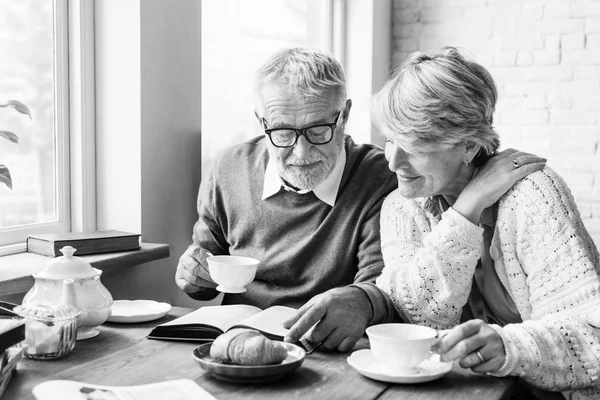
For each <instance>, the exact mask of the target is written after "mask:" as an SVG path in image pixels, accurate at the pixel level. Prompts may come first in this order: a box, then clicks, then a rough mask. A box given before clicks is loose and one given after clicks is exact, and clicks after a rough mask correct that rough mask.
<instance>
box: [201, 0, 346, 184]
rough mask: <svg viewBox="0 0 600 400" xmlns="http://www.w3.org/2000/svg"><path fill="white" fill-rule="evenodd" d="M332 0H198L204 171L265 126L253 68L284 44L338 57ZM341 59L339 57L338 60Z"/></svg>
mask: <svg viewBox="0 0 600 400" xmlns="http://www.w3.org/2000/svg"><path fill="white" fill-rule="evenodd" d="M341 4H342V2H339V1H334V0H253V1H247V0H203V1H202V174H203V175H204V176H206V173H207V172H208V171H210V169H211V167H212V164H213V162H214V160H215V157H216V155H217V154H218V153H219V152H221V151H222V150H223V149H225V148H226V147H228V146H231V145H233V144H236V143H240V142H242V141H244V140H247V139H249V138H251V137H254V136H258V135H262V134H263V131H262V130H261V129H260V125H259V124H258V123H257V121H256V118H255V116H254V97H253V93H252V84H253V76H254V72H255V71H256V70H257V68H258V67H259V66H260V65H261V64H262V63H263V62H264V61H265V60H266V58H267V56H269V55H270V54H271V53H273V52H275V51H277V50H279V49H280V48H283V47H292V46H310V47H318V48H321V49H323V50H326V51H330V52H332V53H333V54H334V55H336V57H337V58H338V60H340V62H342V61H343V57H342V56H341V54H340V52H339V51H340V50H341V46H340V45H339V41H340V38H341V35H340V34H339V32H340V29H341V27H340V22H339V21H340V18H339V9H340V5H341ZM342 64H343V62H342Z"/></svg>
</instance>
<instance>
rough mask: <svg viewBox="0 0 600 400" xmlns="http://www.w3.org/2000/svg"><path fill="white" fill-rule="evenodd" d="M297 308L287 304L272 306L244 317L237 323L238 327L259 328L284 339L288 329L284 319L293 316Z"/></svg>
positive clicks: (275, 337) (273, 337) (272, 336)
mask: <svg viewBox="0 0 600 400" xmlns="http://www.w3.org/2000/svg"><path fill="white" fill-rule="evenodd" d="M296 312H297V310H296V309H294V308H291V307H285V306H272V307H269V308H267V309H266V310H263V311H261V312H259V313H258V314H254V315H252V316H251V317H249V318H246V319H244V320H243V321H241V322H240V323H238V324H236V325H235V326H236V327H248V328H254V329H258V330H259V331H261V332H263V333H267V334H268V336H271V339H277V340H283V338H284V337H285V335H286V334H287V333H288V329H286V328H284V327H283V321H285V320H286V319H288V318H291V317H293V316H294V315H295V314H296Z"/></svg>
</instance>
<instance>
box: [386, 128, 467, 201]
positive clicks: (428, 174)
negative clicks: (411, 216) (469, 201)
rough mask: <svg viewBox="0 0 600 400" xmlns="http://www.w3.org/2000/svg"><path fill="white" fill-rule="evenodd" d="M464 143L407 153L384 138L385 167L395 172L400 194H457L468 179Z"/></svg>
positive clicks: (405, 195)
mask: <svg viewBox="0 0 600 400" xmlns="http://www.w3.org/2000/svg"><path fill="white" fill-rule="evenodd" d="M466 155H467V151H466V149H465V146H461V145H459V146H454V147H451V148H448V149H443V150H437V151H427V152H412V153H408V152H406V151H404V150H403V149H402V148H400V147H399V146H397V145H396V144H394V141H393V140H392V139H389V138H388V140H386V142H385V158H386V159H387V160H388V167H389V169H390V170H391V171H392V172H395V173H396V177H397V178H398V189H399V191H400V194H402V196H404V197H406V198H409V199H412V198H417V197H429V196H434V195H449V196H458V195H459V194H460V192H461V191H462V189H463V188H464V187H465V185H466V183H467V182H468V180H469V179H470V176H471V172H470V169H469V167H468V166H467V165H466V164H465V161H464V159H465V157H466Z"/></svg>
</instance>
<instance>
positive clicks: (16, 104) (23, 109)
mask: <svg viewBox="0 0 600 400" xmlns="http://www.w3.org/2000/svg"><path fill="white" fill-rule="evenodd" d="M0 107H2V108H4V107H12V108H14V109H15V110H17V111H18V112H20V113H21V114H24V115H27V116H29V119H32V118H31V111H29V107H27V106H26V105H25V104H23V103H21V102H20V101H18V100H8V101H7V102H6V103H0Z"/></svg>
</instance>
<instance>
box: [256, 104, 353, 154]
mask: <svg viewBox="0 0 600 400" xmlns="http://www.w3.org/2000/svg"><path fill="white" fill-rule="evenodd" d="M341 113H342V110H340V112H338V115H337V117H335V121H333V122H332V123H331V124H316V125H311V126H307V127H305V128H302V129H295V128H273V129H268V128H265V133H266V134H267V136H269V139H271V143H273V146H275V147H282V148H285V147H292V146H293V145H295V144H296V142H298V138H299V137H300V135H304V137H305V138H306V140H308V142H309V143H312V144H317V145H318V144H327V143H329V142H331V139H333V130H334V129H335V127H336V126H337V123H338V119H339V118H340V114H341ZM261 121H262V124H263V128H264V127H265V126H266V125H267V123H266V121H265V120H264V119H262V120H261Z"/></svg>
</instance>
